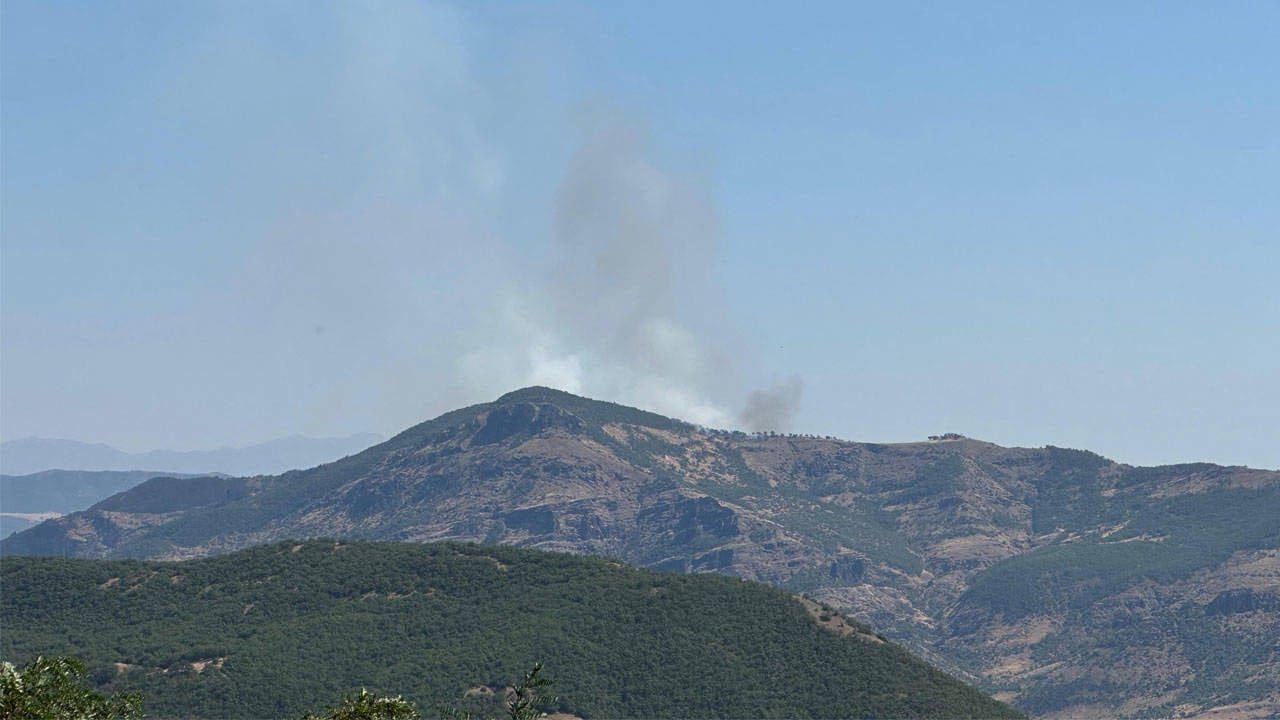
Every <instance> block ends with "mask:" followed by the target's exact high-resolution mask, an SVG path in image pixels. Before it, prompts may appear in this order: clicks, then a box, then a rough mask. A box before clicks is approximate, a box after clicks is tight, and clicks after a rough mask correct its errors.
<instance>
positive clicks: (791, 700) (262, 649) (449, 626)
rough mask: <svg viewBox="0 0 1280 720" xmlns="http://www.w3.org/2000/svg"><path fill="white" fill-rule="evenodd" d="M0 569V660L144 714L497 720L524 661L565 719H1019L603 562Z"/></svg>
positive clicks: (772, 592)
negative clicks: (56, 666)
mask: <svg viewBox="0 0 1280 720" xmlns="http://www.w3.org/2000/svg"><path fill="white" fill-rule="evenodd" d="M0 569H2V570H3V572H2V573H0V582H2V583H3V586H4V593H3V594H0V617H2V618H3V621H4V632H3V633H0V657H4V658H5V659H7V660H12V659H16V660H18V661H19V662H25V661H28V660H29V659H31V658H33V657H35V656H36V655H41V654H43V655H50V654H57V653H74V654H75V655H77V656H79V657H81V658H82V659H83V660H84V661H85V662H86V663H87V664H88V666H89V669H90V675H91V677H92V678H93V679H94V681H95V682H96V683H98V684H99V687H100V688H102V689H104V690H107V691H116V690H141V691H142V692H143V693H144V695H145V697H146V701H145V707H146V710H147V713H148V715H149V716H152V717H156V716H158V717H184V718H267V717H275V718H288V717H300V716H301V715H302V713H304V712H306V711H308V710H316V709H318V708H319V707H321V706H323V705H325V704H333V703H335V702H336V701H337V700H338V698H339V697H340V696H341V695H342V694H343V693H346V692H349V691H352V690H355V689H358V688H360V687H362V686H363V687H368V688H370V689H371V690H375V691H377V692H380V693H383V694H389V695H400V694H402V693H403V694H405V695H406V696H407V697H408V698H410V699H411V700H413V701H415V702H417V704H418V706H419V707H420V708H422V709H423V710H425V711H427V712H431V711H432V710H433V709H434V708H435V707H436V705H437V704H442V703H443V704H449V705H455V706H466V705H472V706H474V709H475V710H476V711H478V713H484V714H482V715H481V714H478V715H477V717H485V716H488V717H492V716H493V715H494V714H495V713H494V711H495V710H497V709H498V708H497V707H495V706H496V705H497V704H498V703H500V702H501V701H502V699H503V697H504V692H503V687H504V686H505V685H506V684H507V683H509V682H511V681H512V680H513V679H515V678H517V677H518V676H519V673H521V672H522V671H523V670H525V669H527V668H528V667H529V666H530V665H531V664H532V663H533V662H535V661H541V662H543V663H545V667H546V673H547V675H548V676H550V677H551V679H552V680H553V681H554V683H555V685H554V686H553V687H552V688H551V689H552V691H553V694H554V695H558V696H559V697H560V698H561V700H559V701H558V702H557V707H556V708H555V709H556V710H558V711H559V713H560V714H558V715H556V717H558V718H561V719H562V720H568V718H572V717H587V718H597V717H603V718H717V717H720V718H836V717H865V718H871V717H875V718H990V719H995V718H1014V717H1019V714H1018V713H1017V712H1015V711H1014V710H1013V709H1011V708H1009V707H1008V706H1006V705H1002V704H1000V703H998V702H996V701H994V700H992V699H991V698H990V697H987V696H985V695H983V694H982V693H980V692H978V691H977V690H975V689H973V688H971V687H966V686H965V685H963V684H962V683H960V682H958V681H957V680H955V679H953V678H950V677H948V676H946V675H944V674H943V673H941V672H939V671H938V670H936V669H934V668H932V667H930V666H929V665H927V664H926V663H924V662H922V661H921V660H919V659H917V658H914V657H912V656H911V655H910V654H909V653H907V652H906V651H905V650H903V649H902V648H901V647H899V646H897V645H894V644H893V643H888V642H885V641H884V640H883V639H882V638H880V637H878V636H876V635H875V634H874V633H873V632H872V631H871V630H869V629H868V628H866V627H864V626H862V625H860V624H858V623H856V622H852V621H849V620H846V619H845V618H844V617H842V616H840V615H839V614H838V613H835V612H833V611H831V609H830V608H824V607H822V606H821V605H819V604H818V603H815V602H812V601H805V600H802V599H800V598H797V597H795V596H793V595H790V594H788V593H786V592H782V591H780V590H777V589H775V588H770V587H765V586H762V585H758V584H755V583H744V582H740V581H738V580H734V579H731V578H727V577H718V576H712V575H676V574H672V573H656V572H651V571H646V570H639V569H636V568H633V567H629V566H626V565H624V564H622V563H619V562H616V561H612V560H607V559H603V558H591V557H573V556H570V555H565V554H559V553H545V552H538V551H535V550H521V549H517V548H510V547H483V546H477V545H457V544H435V545H417V544H412V545H410V544H397V543H337V542H334V541H331V540H330V541H311V542H306V543H292V542H289V543H282V544H276V545H267V546H262V547H257V548H253V549H249V550H243V551H240V552H237V553H234V554H231V555H224V556H220V557H215V558H206V559H201V560H189V561H186V562H181V563H138V562H121V561H112V560H71V561H68V560H64V559H60V558H59V559H54V558H12V557H10V558H5V559H4V562H3V563H2V564H0ZM51 588H56V589H57V597H56V599H51V598H50V596H49V593H50V589H51ZM121 618H128V619H129V622H121V621H120V620H121ZM570 713H571V714H570ZM431 716H432V715H428V717H431ZM343 717H347V716H346V715H344V716H343Z"/></svg>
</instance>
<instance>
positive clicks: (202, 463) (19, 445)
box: [0, 433, 381, 476]
mask: <svg viewBox="0 0 1280 720" xmlns="http://www.w3.org/2000/svg"><path fill="white" fill-rule="evenodd" d="M379 440H381V438H380V437H379V436H378V435H375V434H373V433H357V434H355V435H350V436H347V437H335V438H310V437H301V436H294V437H287V438H280V439H278V440H270V441H268V442H264V443H259V444H257V445H250V446H248V447H240V448H230V447H229V448H218V449H216V450H152V451H150V452H144V453H127V452H124V451H123V450H118V449H116V448H113V447H111V446H110V445H103V444H100V443H85V442H80V441H78V440H51V439H48V438H36V437H31V438H21V439H18V440H10V441H8V442H5V443H0V471H2V472H3V473H4V474H6V475H28V474H30V473H36V472H40V471H43V470H138V469H140V468H147V469H149V470H151V471H158V472H165V473H188V474H208V473H222V474H225V475H239V476H248V475H271V474H276V473H282V472H286V471H288V470H295V469H298V468H309V467H314V466H316V465H320V464H322V463H326V462H331V461H333V460H337V459H339V458H341V457H345V456H347V455H351V454H354V453H357V452H359V451H361V450H364V449H365V448H367V447H369V446H370V445H373V444H374V443H376V442H378V441H379Z"/></svg>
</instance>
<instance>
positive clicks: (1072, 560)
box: [0, 388, 1280, 717]
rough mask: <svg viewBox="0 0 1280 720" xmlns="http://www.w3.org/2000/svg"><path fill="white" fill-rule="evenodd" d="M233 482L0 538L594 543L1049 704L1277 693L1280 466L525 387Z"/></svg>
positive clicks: (169, 482)
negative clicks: (889, 432) (779, 417)
mask: <svg viewBox="0 0 1280 720" xmlns="http://www.w3.org/2000/svg"><path fill="white" fill-rule="evenodd" d="M219 483H220V484H218V485H217V487H216V488H214V487H212V486H211V485H209V484H208V483H207V482H206V481H202V480H199V479H195V480H193V479H174V478H157V479H154V480H151V481H148V482H147V483H144V484H143V485H141V486H139V487H137V488H135V489H133V490H130V491H128V492H127V493H122V494H121V495H118V496H115V497H113V498H111V499H109V500H107V501H104V502H103V503H99V504H98V505H96V506H94V507H93V508H91V509H90V510H88V511H85V512H81V513H75V514H72V515H70V516H67V517H64V518H59V519H57V520H52V521H49V522H46V523H44V524H42V525H40V526H38V527H36V528H33V529H31V530H28V531H26V532H24V533H20V534H18V535H15V536H13V537H12V538H10V539H8V540H6V541H5V542H4V543H3V544H0V550H3V552H5V553H32V554H65V555H76V556H83V557H147V558H173V559H176V558H187V557H194V556H201V555H208V554H213V553H220V552H225V551H229V550H233V549H237V548H241V547H245V546H248V545H253V544H258V543H263V542H268V541H274V540H280V539H285V538H305V537H319V536H343V537H352V538H363V539H380V540H401V541H430V540H445V539H450V540H474V541H480V542H487V543H503V544H513V545H521V546H526V547H538V548H543V549H552V550H565V551H571V552H576V553H592V554H604V555H611V556H615V557H618V558H621V559H624V560H627V561H629V562H633V563H637V564H641V565H646V566H649V567H654V568H660V569H668V570H675V571H687V572H702V571H714V572H722V573H728V574H733V575H738V576H741V577H745V578H749V579H754V580H762V581H766V582H770V583H774V584H779V585H783V586H786V587H789V588H793V589H796V590H802V591H805V592H806V593H808V594H809V596H811V597H812V598H814V599H815V600H817V601H819V602H822V603H826V604H827V605H830V606H832V607H835V608H838V609H840V610H842V611H844V612H846V613H847V614H848V615H850V617H852V618H854V619H856V620H858V621H862V622H866V623H868V624H869V625H870V626H872V627H874V628H876V629H877V630H878V631H879V632H881V633H882V634H884V635H885V636H886V637H889V638H890V639H894V640H899V641H901V642H904V643H905V644H907V645H909V646H911V647H912V648H913V649H914V650H916V651H918V652H919V653H921V654H922V655H923V656H924V657H926V658H927V659H929V660H930V661H933V662H937V663H939V664H941V665H942V666H943V667H945V668H948V669H950V670H953V671H955V672H958V673H961V674H963V675H964V676H966V677H968V678H970V679H972V680H974V681H976V682H978V683H980V684H982V685H983V686H985V687H987V688H988V689H990V690H992V691H994V692H997V693H998V697H1000V698H1001V699H1004V700H1008V701H1010V702H1012V703H1014V704H1016V705H1019V706H1020V707H1022V708H1023V709H1025V710H1028V711H1030V712H1033V713H1036V714H1040V715H1044V716H1047V717H1055V716H1062V717H1066V716H1071V715H1082V714H1083V715H1091V716H1093V715H1126V716H1134V715H1154V716H1185V717H1191V716H1198V715H1202V714H1206V715H1210V716H1214V717H1226V716H1228V715H1224V714H1223V713H1231V712H1235V711H1234V710H1232V708H1243V709H1244V710H1241V712H1245V711H1247V712H1261V713H1263V714H1270V715H1277V714H1280V700H1277V698H1278V697H1280V611H1278V610H1277V608H1278V607H1280V549H1278V547H1280V521H1277V520H1276V519H1275V518H1277V517H1280V473H1277V472H1268V471H1259V470H1251V469H1247V468H1226V467H1220V466H1215V465H1207V464H1196V465H1181V466H1169V467H1160V468H1135V467H1130V466H1126V465H1122V464H1118V463H1114V462H1111V461H1109V460H1106V459H1105V458H1101V457H1099V456H1097V455H1093V454H1091V453H1087V452H1083V451H1077V450H1064V449H1060V448H1035V449H1028V448H1004V447H999V446H996V445H993V444H990V443H984V442H980V441H976V440H970V439H966V438H961V437H955V436H945V439H938V440H934V441H929V442H919V443H903V444H892V445H882V444H868V443H854V442H846V441H841V440H836V439H830V438H816V437H801V436H775V435H748V434H745V433H739V432H724V431H710V430H705V429H701V428H697V427H694V426H692V425H688V424H686V423H682V422H680V421H677V420H671V419H668V418H664V417H661V416H657V415H653V414H650V413H645V412H642V411H639V410H635V409H632V408H626V407H623V406H618V405H612V404H609V403H601V402H596V401H591V400H586V399H584V398H579V397H575V396H573V395H569V394H566V393H562V392H559V391H554V390H548V389H545V388H529V389H525V390H520V391H517V392H514V393H510V394H508V395H506V396H503V397H502V398H500V399H499V400H497V401H496V402H494V403H490V404H486V405H478V406H474V407H471V408H464V409H462V410H458V411H454V412H452V413H448V414H446V415H444V416H441V417H440V418H437V419H435V420H432V421H429V422H426V423H423V424H422V425H419V426H416V427H414V428H411V429H410V430H407V431H406V432H404V433H402V434H401V435H399V436H397V437H395V438H393V439H392V440H390V441H388V442H386V443H383V444H381V445H378V446H375V447H373V448H370V449H369V450H366V451H364V452H362V453H360V454H358V455H354V456H351V457H348V458H344V459H343V460H339V461H337V462H335V463H330V464H328V465H322V466H320V467H317V468H313V469H310V470H305V471H295V472H290V473H286V474H284V475H279V476H273V477H259V478H252V479H237V480H226V479H222V480H219ZM197 489H198V490H199V491H198V492H197V491H196V490H197Z"/></svg>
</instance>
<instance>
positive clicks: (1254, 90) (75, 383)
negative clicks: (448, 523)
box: [0, 0, 1280, 468]
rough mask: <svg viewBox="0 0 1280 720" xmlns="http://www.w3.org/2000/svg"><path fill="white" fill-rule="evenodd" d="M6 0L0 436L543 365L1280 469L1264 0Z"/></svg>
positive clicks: (901, 430)
mask: <svg viewBox="0 0 1280 720" xmlns="http://www.w3.org/2000/svg"><path fill="white" fill-rule="evenodd" d="M0 31H2V32H3V49H2V52H3V65H2V68H0V72H2V73H3V77H2V80H3V84H2V86H0V92H2V93H3V97H2V98H0V99H2V101H3V102H2V104H0V113H2V115H0V120H2V128H0V129H2V135H0V144H2V147H0V150H2V157H0V160H2V165H0V233H2V234H0V339H2V340H3V343H2V347H0V436H3V438H5V439H13V438H16V437H22V436H26V435H40V436H46V437H72V438H77V439H82V440H88V441H101V442H108V443H112V444H115V445H118V446H120V447H122V448H125V449H128V450H146V449H154V448H162V447H164V448H180V449H185V448H205V447H215V446H220V445H225V444H247V443H251V442H257V441H261V440H265V439H268V438H271V437H278V436H283V435H289V434H294V433H305V434H312V435H336V434H345V433H350V432H357V431H365V430H372V431H375V432H380V433H383V434H390V433H392V432H395V431H397V430H398V429H401V428H403V427H404V426H407V425H409V424H411V423H413V422H416V421H419V420H422V419H425V418H427V417H431V416H434V415H435V414H438V413H439V412H442V411H444V410H447V409H450V408H452V407H455V406H457V405H461V404H465V403H470V402H481V401H485V400H488V399H491V398H492V397H495V396H496V395H498V394H501V393H502V392H504V391H506V390H509V389H512V388H514V387H516V386H519V385H524V384H529V383H532V382H539V383H545V384H556V385H559V386H562V387H565V388H566V389H570V390H575V391H578V392H582V393H585V394H588V395H593V396H596V397H603V398H607V399H614V400H619V401H623V402H628V403H633V404H640V405H644V406H647V407H651V408H654V409H658V410H661V411H664V412H667V413H669V414H676V415H681V416H684V417H688V418H690V419H694V420H698V421H703V422H707V423H709V424H718V425H744V424H747V425H751V424H760V423H765V424H770V423H772V424H779V425H786V426H787V427H790V428H792V429H795V430H798V431H803V432H816V433H821V434H836V435H840V436H842V437H848V438H852V439H859V440H876V441H906V440H912V439H919V438H922V437H923V436H925V435H928V434H935V433H939V432H946V431H957V432H962V433H965V434H968V435H970V436H974V437H980V438H983V439H988V440H992V441H995V442H999V443H1001V444H1016V445H1030V446H1038V445H1044V444H1055V445H1061V446H1070V447H1085V448H1089V449H1093V450H1095V451H1098V452H1101V453H1103V454H1105V455H1108V456H1110V457H1113V458H1115V459H1118V460H1121V461H1126V462H1132V463H1143V464H1150V463H1167V462H1178V461H1188V460H1211V461H1216V462H1222V463H1229V464H1249V465H1253V466H1261V467H1270V468H1276V467H1280V291H1277V288H1276V285H1277V283H1276V277H1277V276H1280V273H1278V272H1277V268H1278V267H1280V230H1278V228H1280V50H1277V47H1276V43H1275V42H1274V38H1275V37H1277V36H1280V6H1277V5H1276V4H1274V3H1266V2H1253V3H1213V4H1206V3H1173V2H1162V3H1069V4H1060V5H1058V6H1050V5H1049V4H1033V3H991V2H984V3H919V4H916V3H879V4H858V3H833V4H818V3H814V4H804V5H797V4H792V3H752V4H747V3H719V4H717V3H658V4H655V3H531V4H513V3H505V2H503V3H469V4H465V5H453V6H451V5H435V4H420V3H408V2H379V3H333V4H315V3H284V2H276V3H269V4H259V5H258V6H254V5H251V4H247V3H213V2H209V3H166V2H133V3H96V4H90V3H82V4H50V3H34V2H22V1H16V2H15V1H12V0H8V1H6V2H5V3H4V4H3V18H2V25H0ZM756 401H759V402H756ZM752 407H764V408H766V409H770V408H771V409H772V412H769V413H766V415H768V417H767V418H760V417H755V416H753V415H752V413H750V412H747V411H746V410H747V409H749V408H752Z"/></svg>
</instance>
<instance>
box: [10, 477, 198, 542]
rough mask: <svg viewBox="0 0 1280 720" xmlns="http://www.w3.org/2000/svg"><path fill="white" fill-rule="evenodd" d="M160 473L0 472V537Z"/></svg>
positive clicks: (88, 504)
mask: <svg viewBox="0 0 1280 720" xmlns="http://www.w3.org/2000/svg"><path fill="white" fill-rule="evenodd" d="M162 475H168V476H175V475H176V476H177V477H180V478H190V477H196V476H193V475H185V474H179V473H165V472H160V471H156V470H44V471H42V472H38V473H32V474H30V475H0V538H3V537H8V536H9V535H11V534H13V533H15V532H19V531H21V530H26V529H27V528H29V527H31V526H33V525H37V524H39V523H40V522H42V521H43V520H46V519H48V517H50V516H52V515H54V514H57V515H66V514H67V513H70V512H75V511H76V510H84V509H85V508H87V507H89V506H91V505H93V504H95V503H97V502H99V501H102V500H105V499H107V498H109V497H111V496H112V495H115V494H116V493H120V492H124V491H125V490H128V489H129V488H131V487H134V486H135V485H138V484H139V483H142V482H145V481H147V480H150V479H151V478H154V477H160V476H162Z"/></svg>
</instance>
